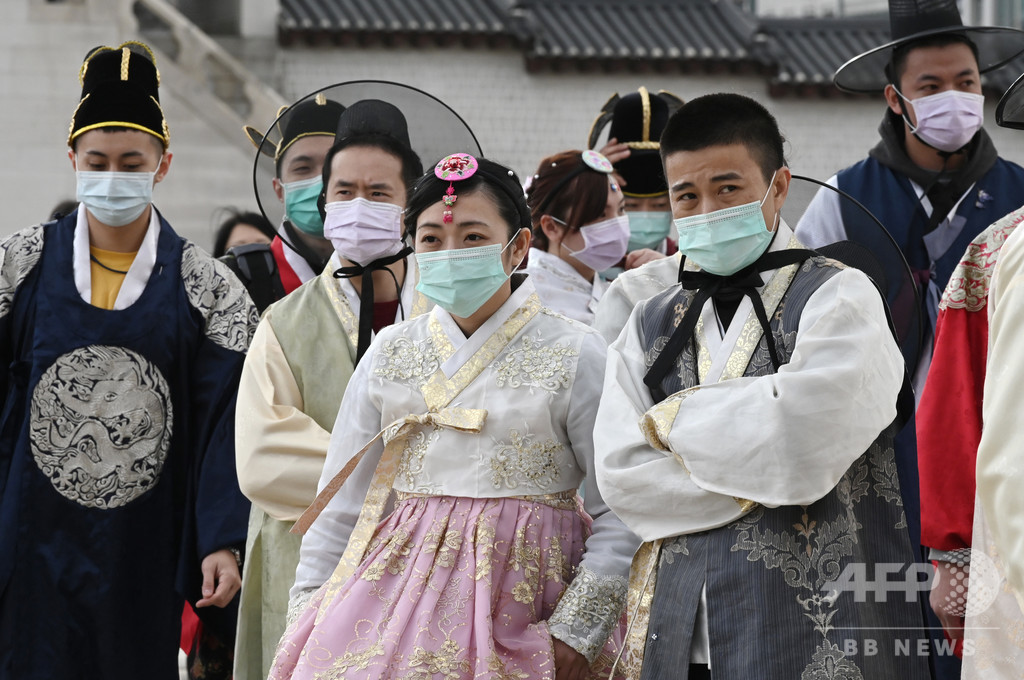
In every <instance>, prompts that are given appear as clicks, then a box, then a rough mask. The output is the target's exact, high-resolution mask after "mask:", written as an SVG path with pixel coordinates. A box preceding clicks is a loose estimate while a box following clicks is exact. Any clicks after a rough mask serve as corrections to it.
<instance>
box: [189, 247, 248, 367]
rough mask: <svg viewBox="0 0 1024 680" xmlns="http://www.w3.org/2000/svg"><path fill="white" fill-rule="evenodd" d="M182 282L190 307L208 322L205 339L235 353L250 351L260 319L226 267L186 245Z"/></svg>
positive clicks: (239, 284) (240, 284)
mask: <svg viewBox="0 0 1024 680" xmlns="http://www.w3.org/2000/svg"><path fill="white" fill-rule="evenodd" d="M181 280H182V283H184V285H185V293H186V294H187V295H188V300H189V303H190V304H191V305H192V306H193V307H195V308H196V309H197V310H199V313H200V314H202V315H203V318H204V319H205V320H206V329H205V331H206V337H208V338H209V339H210V340H212V341H213V342H215V343H216V344H217V345H219V346H221V347H223V348H224V349H228V350H231V351H233V352H245V351H246V350H248V349H249V343H250V342H251V341H252V335H253V333H255V332H256V325H257V324H258V323H259V321H260V315H259V312H258V311H256V306H255V305H253V303H252V301H251V300H250V299H249V294H248V293H247V292H246V291H245V286H243V285H242V282H241V281H239V280H238V277H236V276H235V275H234V274H232V273H231V270H230V269H228V267H227V265H226V264H224V263H223V262H220V261H218V260H215V259H213V258H212V257H210V256H209V255H207V254H206V253H204V252H203V251H202V250H200V249H199V248H198V247H196V245H195V244H194V243H191V242H189V241H186V242H185V244H184V246H183V247H182V249H181Z"/></svg>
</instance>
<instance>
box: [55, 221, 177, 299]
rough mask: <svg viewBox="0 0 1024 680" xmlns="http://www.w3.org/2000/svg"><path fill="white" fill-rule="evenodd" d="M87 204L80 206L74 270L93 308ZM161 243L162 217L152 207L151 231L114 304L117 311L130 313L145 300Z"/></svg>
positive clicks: (79, 284) (76, 284) (147, 234)
mask: <svg viewBox="0 0 1024 680" xmlns="http://www.w3.org/2000/svg"><path fill="white" fill-rule="evenodd" d="M85 211H86V207H85V204H84V203H80V204H79V205H78V222H76V223H75V239H74V257H73V268H74V273H75V288H77V289H78V294H79V295H81V296H82V299H83V300H85V301H86V302H87V303H88V304H92V267H91V265H90V260H89V254H90V253H89V218H88V216H87V215H86V214H85ZM159 240H160V216H159V215H158V214H157V210H156V206H153V205H150V211H149V227H148V228H147V230H146V236H145V237H144V238H143V239H142V245H141V246H139V252H138V253H137V254H136V255H135V259H134V260H133V261H132V266H131V267H129V268H128V273H127V274H125V277H124V281H122V282H121V289H120V290H119V291H118V293H117V300H115V301H114V309H127V308H128V307H130V306H131V305H133V304H134V303H135V301H136V300H138V299H139V297H141V296H142V291H144V290H145V289H146V284H147V283H148V282H149V275H150V274H152V273H153V266H154V265H155V264H156V249H157V244H158V243H159Z"/></svg>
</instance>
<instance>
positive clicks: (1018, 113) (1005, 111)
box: [996, 75, 1024, 130]
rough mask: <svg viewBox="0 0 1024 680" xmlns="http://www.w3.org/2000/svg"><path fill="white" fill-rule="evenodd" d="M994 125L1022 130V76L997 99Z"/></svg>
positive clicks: (1023, 98) (1023, 97)
mask: <svg viewBox="0 0 1024 680" xmlns="http://www.w3.org/2000/svg"><path fill="white" fill-rule="evenodd" d="M996 124H998V125H999V126H1000V127H1004V128H1012V129H1014V130H1024V75H1022V76H1020V77H1019V78H1017V80H1015V81H1014V82H1013V85H1010V87H1008V88H1007V89H1006V92H1004V93H1003V96H1002V97H1000V98H999V103H998V104H996Z"/></svg>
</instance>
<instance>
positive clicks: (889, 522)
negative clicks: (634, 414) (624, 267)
mask: <svg viewBox="0 0 1024 680" xmlns="http://www.w3.org/2000/svg"><path fill="white" fill-rule="evenodd" d="M841 267H842V265H839V264H838V263H836V262H834V261H832V260H828V259H826V258H823V257H820V256H819V257H813V258H811V259H809V260H807V261H806V262H804V263H803V264H802V265H800V266H799V270H798V271H797V273H796V275H795V276H794V278H793V281H792V282H791V284H790V286H789V289H788V290H787V291H786V293H785V295H784V296H783V298H782V301H781V303H780V304H779V307H778V308H777V310H776V312H775V314H774V315H772V316H771V317H770V319H769V322H770V326H771V329H772V333H773V335H774V338H775V345H776V348H777V350H778V353H779V358H780V360H781V361H782V363H786V362H788V361H789V360H790V357H791V356H792V353H793V349H794V346H795V343H796V336H797V332H798V331H799V328H800V317H801V314H802V312H803V309H804V306H805V305H806V303H807V300H808V299H809V298H810V297H811V295H812V294H813V293H814V292H815V291H816V290H817V289H818V288H819V287H820V286H821V285H822V284H824V283H825V282H826V281H828V280H829V279H830V278H831V277H832V276H834V275H835V274H837V273H838V272H839V271H840V269H841ZM693 297H694V293H693V292H692V291H686V290H683V289H682V288H681V287H680V286H674V287H672V288H670V289H668V290H666V291H665V292H663V293H661V294H660V295H658V296H656V297H654V298H652V299H651V300H650V301H649V302H647V303H646V305H645V306H644V308H643V313H642V316H641V328H642V332H643V343H644V349H645V352H646V357H647V362H648V366H650V364H651V363H653V362H654V360H655V359H656V358H657V356H658V354H659V352H660V351H661V349H662V348H663V347H664V346H665V343H666V342H667V341H668V337H669V336H671V334H672V331H673V330H674V329H675V325H676V324H678V321H679V319H680V318H681V315H682V312H684V311H685V309H686V308H687V307H688V306H689V304H690V303H691V302H692V300H693ZM677 305H682V306H681V307H677ZM743 322H744V319H742V318H740V317H736V318H735V319H734V320H733V323H743ZM694 345H695V343H693V342H691V343H689V344H688V346H687V348H686V350H685V351H684V352H683V353H682V355H681V356H680V357H679V359H678V361H677V362H676V369H677V370H674V371H671V372H669V374H668V375H667V376H666V377H665V379H664V380H663V381H662V387H663V389H664V390H665V393H666V394H673V393H675V392H678V391H679V390H682V389H686V388H689V387H694V386H696V385H698V384H699V379H698V371H697V364H696V359H695V357H696V351H695V346H694ZM773 372H774V369H773V367H772V363H771V359H770V357H769V354H768V348H767V343H766V341H765V338H764V337H763V336H762V337H761V339H760V344H759V345H758V347H757V349H756V350H755V352H754V354H753V356H752V357H751V359H750V362H749V364H748V365H747V368H746V372H745V373H744V375H746V376H764V375H770V374H772V373H773ZM850 417H851V418H855V417H856V414H850ZM893 434H894V427H893V426H890V427H889V428H888V429H886V430H885V431H883V432H882V433H881V434H880V435H879V437H878V439H876V440H875V442H874V443H873V444H872V445H871V447H870V448H869V449H868V450H867V451H866V452H865V453H864V454H863V455H862V456H861V457H860V458H858V459H857V461H856V462H854V464H853V465H852V466H851V467H850V469H849V470H848V471H847V473H846V475H845V476H844V477H843V478H842V480H840V482H839V484H838V485H837V486H836V487H835V488H834V489H833V490H832V491H831V492H829V493H828V495H826V496H825V497H824V498H822V499H821V500H819V501H817V502H815V503H814V504H812V505H809V506H784V507H778V508H765V507H762V506H756V507H755V509H754V510H753V511H752V512H750V513H749V514H747V515H745V516H744V517H742V518H741V519H739V520H738V521H736V522H733V523H732V524H729V525H727V526H724V527H722V528H719V529H714V530H711V531H705V532H700V533H696V534H689V535H685V536H678V537H675V538H672V539H667V540H665V541H664V543H663V544H662V548H661V554H660V556H659V558H658V565H659V566H658V571H657V581H656V586H655V590H654V599H653V603H652V605H651V610H650V624H649V628H648V631H647V638H646V644H645V651H644V662H643V671H642V675H641V677H642V678H643V679H644V680H657V679H662V678H682V679H685V678H686V677H687V675H688V669H689V663H690V644H691V639H692V636H693V630H694V624H695V621H696V614H697V606H698V603H699V601H700V595H701V590H702V588H704V587H706V589H707V615H708V633H709V640H710V647H711V669H712V673H713V677H715V678H726V679H730V678H758V679H759V680H797V679H804V678H806V679H808V680H811V679H815V680H816V679H817V678H822V679H824V678H843V679H844V680H854V679H859V678H868V679H871V680H874V679H876V678H887V679H888V678H900V679H901V680H906V679H910V680H916V679H918V678H921V679H922V680H923V679H925V678H928V677H929V675H928V663H927V654H925V655H924V656H919V655H918V654H919V652H918V640H919V639H923V638H924V634H923V632H922V630H921V626H922V619H921V610H920V607H919V604H918V593H917V590H916V589H914V588H908V589H907V590H908V594H906V595H905V594H904V592H903V591H901V590H896V589H895V588H897V587H902V584H903V578H904V573H905V570H906V568H907V566H909V565H910V564H912V563H913V562H914V558H913V552H912V549H911V545H910V540H909V538H908V536H907V530H906V521H905V517H904V512H903V504H902V500H901V497H900V489H899V481H898V478H897V476H896V464H895V460H894V458H893V448H892V437H893ZM877 563H895V564H898V565H902V567H901V568H900V569H899V572H898V574H893V575H891V576H888V577H887V578H888V580H890V581H895V580H897V579H898V580H899V585H898V586H893V590H892V591H891V592H889V593H888V597H887V601H876V599H880V598H882V597H884V596H885V594H884V593H882V594H878V595H875V594H874V593H873V592H870V591H871V588H870V587H869V588H868V590H869V592H867V593H866V598H864V597H863V595H864V593H863V592H861V593H860V594H859V595H860V599H865V600H866V601H864V602H857V601H856V600H857V599H858V593H856V592H854V591H853V590H851V588H854V589H855V587H856V586H864V585H865V579H867V580H868V581H870V580H874V579H875V578H881V579H885V578H886V577H885V576H884V575H881V576H876V572H875V565H876V564H877ZM847 565H854V566H853V567H851V568H852V569H854V570H861V571H860V575H859V576H856V577H854V579H852V581H851V583H850V585H848V586H844V587H843V589H841V591H840V592H835V591H826V590H823V589H822V586H823V585H824V584H826V583H829V582H833V581H836V580H837V579H838V580H840V581H841V580H842V579H841V577H840V575H841V574H842V573H843V571H844V569H845V568H846V567H847ZM857 565H864V566H863V567H861V566H857ZM894 568H895V567H894ZM851 573H856V572H849V571H848V572H847V574H851ZM911 578H912V579H913V578H914V577H913V576H912V577H911ZM858 579H859V580H858Z"/></svg>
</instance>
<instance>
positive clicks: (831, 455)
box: [665, 269, 903, 507]
mask: <svg viewBox="0 0 1024 680" xmlns="http://www.w3.org/2000/svg"><path fill="white" fill-rule="evenodd" d="M902 379H903V359H902V356H901V355H900V352H899V348H898V346H897V345H896V342H895V340H894V339H893V337H892V333H891V332H890V330H889V326H888V324H887V322H886V318H885V312H884V309H883V307H882V299H881V296H880V295H879V294H878V291H877V289H876V288H875V287H874V285H873V284H872V283H871V282H870V280H869V279H868V278H867V277H866V276H865V275H864V274H863V273H862V272H860V271H858V270H856V269H845V270H843V271H841V272H839V273H838V274H836V275H835V276H833V277H832V278H831V279H830V280H829V281H827V282H826V283H825V284H824V285H822V286H821V287H820V288H819V289H818V290H817V291H815V293H814V294H813V295H812V296H811V297H810V299H809V300H808V301H807V304H806V306H805V307H804V310H803V312H802V314H801V317H800V326H799V330H798V332H797V337H796V343H795V348H794V350H793V355H792V357H791V358H790V361H789V363H787V364H785V365H784V366H782V367H781V368H780V369H779V371H778V372H777V373H775V374H773V375H767V376H761V377H742V378H736V379H734V380H727V381H724V382H719V383H716V384H713V385H705V386H702V387H700V388H699V389H697V390H695V391H694V393H693V394H691V395H690V396H689V398H688V399H686V400H685V401H683V402H682V404H681V405H680V407H679V411H678V414H677V416H676V418H675V421H674V422H673V423H672V425H671V429H670V431H669V434H668V436H667V438H666V439H667V441H666V442H665V443H666V444H667V445H668V447H669V448H670V449H671V450H672V451H673V452H674V453H675V454H677V455H678V456H679V457H680V459H681V460H682V462H683V464H684V465H685V466H686V468H687V469H688V470H689V471H690V474H691V476H692V478H693V481H694V482H696V483H697V484H698V485H699V486H700V487H701V488H703V489H706V490H708V491H712V492H715V493H719V494H725V495H729V496H736V497H740V498H745V499H749V500H751V501H754V502H757V503H760V504H762V505H765V506H768V507H775V506H780V505H808V504H810V503H813V502H814V501H817V500H819V499H820V498H822V497H823V496H824V495H825V494H827V493H828V492H829V491H831V490H832V489H833V488H834V487H835V485H836V484H837V483H838V482H839V480H840V479H841V478H842V476H843V475H844V474H845V473H846V471H847V469H848V468H849V467H850V465H852V464H853V462H854V461H855V460H856V459H857V458H859V457H860V456H861V455H862V454H863V453H864V451H865V450H867V448H868V447H869V446H870V445H871V443H872V442H873V441H874V440H875V439H876V438H877V437H878V435H879V433H880V432H881V431H882V430H883V429H885V428H886V427H887V426H888V425H889V424H890V423H892V421H893V420H894V419H895V417H896V399H897V396H898V395H899V391H900V386H901V384H902Z"/></svg>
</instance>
